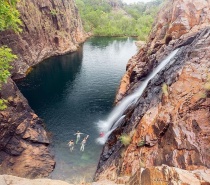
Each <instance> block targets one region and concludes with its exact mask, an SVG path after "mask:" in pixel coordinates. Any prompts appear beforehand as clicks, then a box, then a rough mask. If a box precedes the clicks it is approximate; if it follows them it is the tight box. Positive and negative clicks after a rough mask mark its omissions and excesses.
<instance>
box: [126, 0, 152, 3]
mask: <svg viewBox="0 0 210 185" xmlns="http://www.w3.org/2000/svg"><path fill="white" fill-rule="evenodd" d="M122 1H123V2H125V3H128V4H129V3H137V2H145V3H146V2H149V1H151V0H122Z"/></svg>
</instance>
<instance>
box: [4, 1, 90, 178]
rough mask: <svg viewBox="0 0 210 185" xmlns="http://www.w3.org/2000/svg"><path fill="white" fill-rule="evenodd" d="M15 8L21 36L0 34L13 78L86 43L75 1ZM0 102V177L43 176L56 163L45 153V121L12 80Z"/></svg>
mask: <svg viewBox="0 0 210 185" xmlns="http://www.w3.org/2000/svg"><path fill="white" fill-rule="evenodd" d="M18 9H19V11H20V13H21V19H22V22H23V32H22V33H20V34H15V33H14V32H12V31H5V32H1V33H0V45H8V46H9V47H10V48H12V50H13V52H14V53H15V54H16V55H17V56H18V59H17V60H16V61H15V62H14V63H13V66H14V67H13V71H12V77H13V79H17V78H22V77H24V76H25V75H26V72H27V70H28V69H29V68H30V67H31V66H33V65H35V64H37V63H39V62H40V61H42V60H43V59H44V58H47V57H50V56H52V55H59V54H63V53H66V52H71V51H75V50H76V49H77V48H78V46H79V43H81V42H83V41H84V40H85V39H86V35H85V33H84V32H83V28H82V25H81V21H80V18H79V16H78V11H77V8H76V7H75V4H74V1H73V0H62V1H50V0H36V1H34V0H24V1H20V3H19V5H18ZM0 98H4V99H6V100H8V108H7V109H6V110H4V111H0V133H1V134H0V173H1V174H13V175H18V176H21V177H30V178H35V177H43V176H44V177H45V176H48V175H49V173H50V172H52V170H53V169H54V166H55V161H54V159H53V156H52V154H50V151H49V149H48V145H49V139H48V137H47V133H46V131H45V130H44V128H43V125H44V123H43V121H42V120H41V119H40V118H39V117H38V116H37V115H36V114H35V113H34V112H33V110H32V109H31V108H30V106H29V105H28V102H27V100H26V99H25V98H24V97H23V95H22V94H21V93H20V91H19V90H18V88H17V86H16V85H15V83H14V82H13V81H12V79H8V83H7V84H4V85H3V87H2V89H1V92H0Z"/></svg>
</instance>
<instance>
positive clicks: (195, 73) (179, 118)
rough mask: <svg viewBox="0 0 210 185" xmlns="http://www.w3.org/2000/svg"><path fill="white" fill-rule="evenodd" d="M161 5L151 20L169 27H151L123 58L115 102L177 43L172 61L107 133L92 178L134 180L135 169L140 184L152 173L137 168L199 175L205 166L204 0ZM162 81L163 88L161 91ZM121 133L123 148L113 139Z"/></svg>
mask: <svg viewBox="0 0 210 185" xmlns="http://www.w3.org/2000/svg"><path fill="white" fill-rule="evenodd" d="M198 4H199V5H198ZM166 7H167V8H163V11H161V13H160V14H159V17H158V19H157V23H156V24H155V25H156V26H157V25H160V23H161V21H162V20H163V18H164V20H165V24H168V25H169V26H168V27H167V28H163V26H162V27H161V26H159V27H154V29H153V32H152V34H151V35H150V40H149V43H148V44H147V46H145V47H143V48H142V49H140V51H139V52H138V54H137V55H135V56H134V57H132V59H131V60H130V61H129V63H128V65H127V72H126V74H125V76H124V77H123V79H122V81H121V86H120V89H119V92H118V95H117V98H116V102H118V101H119V100H120V99H121V98H122V97H123V96H125V95H127V94H130V93H132V91H133V90H134V89H135V88H136V87H138V86H140V85H141V81H142V80H144V77H145V76H147V75H148V73H149V72H150V71H151V70H152V68H153V67H155V66H156V65H157V64H158V63H160V62H161V60H162V59H163V58H164V57H165V56H166V55H168V54H170V52H171V51H172V50H174V49H175V48H177V47H181V48H180V50H179V51H178V53H177V55H176V56H175V58H174V59H173V61H174V62H173V64H171V65H167V66H166V67H165V69H164V70H163V71H162V72H161V73H159V74H158V75H157V76H156V77H155V78H154V79H152V80H151V82H150V83H149V85H148V87H147V88H146V90H145V92H144V93H143V95H142V96H141V97H140V98H139V100H138V102H137V103H136V105H135V106H134V107H130V110H129V111H127V112H126V121H125V123H124V124H123V125H122V126H121V127H119V128H117V129H116V130H115V131H114V132H113V134H112V135H110V137H109V139H108V141H107V143H106V144H105V146H104V149H103V152H102V154H101V158H100V161H99V165H98V169H97V172H96V179H97V180H98V179H99V180H101V179H110V180H114V181H115V182H118V181H119V176H121V177H120V178H122V177H123V176H128V177H131V179H130V181H129V180H128V178H127V177H126V178H125V179H124V180H125V182H126V181H129V182H130V183H129V184H134V183H132V182H131V180H132V178H133V177H134V176H135V175H136V174H137V173H140V175H139V177H141V176H143V175H144V183H143V181H142V182H141V180H140V178H139V180H138V183H137V184H140V183H142V184H144V185H145V184H155V183H154V182H152V181H149V180H148V181H147V180H146V179H149V177H151V176H150V174H152V172H151V173H150V172H148V173H146V171H145V172H144V169H143V168H148V169H150V168H153V166H154V167H155V166H161V165H162V164H165V165H168V166H171V167H177V168H181V169H185V170H188V171H192V170H198V169H199V170H201V171H202V172H200V173H201V174H202V173H205V170H207V169H209V168H210V151H209V148H210V146H209V143H210V142H209V141H210V134H209V131H210V109H209V108H210V70H209V69H210V62H209V61H210V54H209V53H210V49H209V44H210V28H208V27H207V26H206V23H207V22H208V21H209V18H208V16H209V13H210V12H209V7H210V2H209V1H202V0H201V1H190V0H184V1H181V0H174V1H173V2H171V1H170V5H169V4H168V5H167V6H166ZM189 11H190V12H191V13H193V14H194V15H195V16H192V14H189ZM177 12H178V13H177ZM197 16H198V17H200V18H199V19H198V17H197ZM186 20H187V21H186ZM162 22H163V21H162ZM177 22H179V24H178V23H177ZM175 23H177V24H175ZM204 27H205V28H204ZM160 33H162V34H163V35H168V34H169V33H170V36H171V37H170V38H167V39H166V38H165V36H164V37H163V36H160V35H161V34H160ZM164 38H165V39H164ZM163 39H164V41H165V42H163ZM164 83H165V84H167V89H166V90H162V85H163V84H164ZM122 133H126V134H128V135H129V136H130V137H131V143H130V144H129V145H128V146H127V147H125V146H123V145H122V143H121V142H120V141H119V139H118V138H117V136H119V135H121V134H122ZM141 169H142V171H143V172H142V173H141ZM170 170H171V172H170V173H172V171H173V169H170ZM170 170H169V171H170ZM176 173H185V172H184V171H182V172H181V171H179V170H178V171H177V172H176ZM186 173H188V172H186ZM145 174H146V176H145ZM203 175H205V174H203ZM163 176H164V175H163ZM177 182H178V180H177ZM196 182H197V181H196ZM204 182H208V183H209V181H207V180H204ZM202 183H203V182H202ZM156 184H158V183H156ZM178 184H184V181H183V183H181V182H180V183H178Z"/></svg>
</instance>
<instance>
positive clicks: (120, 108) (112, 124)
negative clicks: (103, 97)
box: [96, 49, 179, 144]
mask: <svg viewBox="0 0 210 185" xmlns="http://www.w3.org/2000/svg"><path fill="white" fill-rule="evenodd" d="M178 50H179V49H176V50H174V51H173V52H171V53H170V55H168V56H167V57H166V58H165V59H164V60H163V61H162V62H161V63H160V64H159V65H158V66H157V67H156V68H155V69H154V70H153V71H152V72H151V73H150V75H149V76H148V77H147V78H146V79H145V80H144V81H143V82H142V84H141V85H140V87H139V88H137V90H136V91H135V92H133V93H132V94H130V95H129V96H127V97H125V98H124V99H123V100H122V101H121V102H120V103H119V104H118V105H117V106H116V107H115V108H114V109H113V110H112V112H111V113H110V114H109V116H108V118H107V120H105V121H99V122H98V123H97V127H98V131H99V132H103V133H104V136H103V137H99V138H98V139H97V140H96V142H97V143H99V144H104V143H105V142H106V140H107V139H108V137H109V135H110V134H111V133H112V132H113V131H114V130H115V129H116V128H117V126H118V124H119V122H120V120H121V119H122V117H123V118H124V117H125V116H124V115H123V113H124V112H125V110H126V109H127V108H128V107H129V106H130V105H132V104H133V103H135V102H136V101H137V100H138V98H140V96H141V95H142V93H143V92H144V90H145V88H146V87H147V85H148V83H149V81H150V80H151V79H152V78H154V77H155V75H156V74H157V73H158V72H160V71H161V70H162V69H163V68H164V67H165V66H166V65H167V64H168V63H169V62H170V60H171V59H172V58H173V57H174V56H175V55H176V53H177V52H178Z"/></svg>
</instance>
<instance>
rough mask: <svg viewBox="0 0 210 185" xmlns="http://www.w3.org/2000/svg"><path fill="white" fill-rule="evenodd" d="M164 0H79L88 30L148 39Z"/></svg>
mask: <svg viewBox="0 0 210 185" xmlns="http://www.w3.org/2000/svg"><path fill="white" fill-rule="evenodd" d="M162 2H163V0H154V1H152V2H150V3H146V4H144V3H136V4H131V5H127V4H123V3H122V2H121V0H76V4H77V7H78V9H79V12H80V16H81V18H82V22H83V26H84V29H85V31H87V32H91V33H93V34H94V35H95V36H137V37H139V39H140V40H146V39H147V36H148V34H149V32H150V30H151V27H152V23H153V21H154V18H155V16H156V14H157V12H158V10H159V7H160V5H161V3H162Z"/></svg>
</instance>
